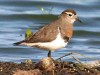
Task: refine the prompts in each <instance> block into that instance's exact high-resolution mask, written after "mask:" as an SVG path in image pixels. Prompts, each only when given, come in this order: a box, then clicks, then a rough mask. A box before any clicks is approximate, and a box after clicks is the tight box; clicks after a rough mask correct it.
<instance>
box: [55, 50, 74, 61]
mask: <svg viewBox="0 0 100 75" xmlns="http://www.w3.org/2000/svg"><path fill="white" fill-rule="evenodd" d="M71 54H73V53H72V52H71V53H68V54H65V55H63V56H61V57H59V58H57V59H56V60H59V59H60V60H61V58H63V57H66V56H68V55H71Z"/></svg>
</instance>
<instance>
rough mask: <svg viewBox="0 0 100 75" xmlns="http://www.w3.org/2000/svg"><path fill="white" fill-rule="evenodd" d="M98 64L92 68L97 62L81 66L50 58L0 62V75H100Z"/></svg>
mask: <svg viewBox="0 0 100 75" xmlns="http://www.w3.org/2000/svg"><path fill="white" fill-rule="evenodd" d="M45 62H46V63H45ZM98 63H99V65H98V66H94V67H93V65H94V64H95V65H96V64H97V62H95V63H90V62H89V63H88V64H87V63H86V64H85V65H83V64H81V63H76V62H65V61H57V60H54V59H52V58H50V57H47V58H43V59H41V60H40V61H39V62H32V61H31V60H26V61H25V62H21V63H15V62H1V61H0V75H100V61H98ZM44 64H45V65H44ZM92 64H93V65H92ZM89 65H92V67H91V66H90V67H89ZM53 73H54V74H53Z"/></svg>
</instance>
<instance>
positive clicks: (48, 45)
mask: <svg viewBox="0 0 100 75" xmlns="http://www.w3.org/2000/svg"><path fill="white" fill-rule="evenodd" d="M67 43H68V42H65V41H64V39H62V37H61V34H60V33H58V35H57V38H56V39H55V40H53V41H51V42H44V43H43V42H42V43H40V42H39V43H22V44H21V45H27V46H31V47H38V48H41V49H44V50H50V51H54V50H56V49H60V48H63V47H65V46H66V45H67Z"/></svg>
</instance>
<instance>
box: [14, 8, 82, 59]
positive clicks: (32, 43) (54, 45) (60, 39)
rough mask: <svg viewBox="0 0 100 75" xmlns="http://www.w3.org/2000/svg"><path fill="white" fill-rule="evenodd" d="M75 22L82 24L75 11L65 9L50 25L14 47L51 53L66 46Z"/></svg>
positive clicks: (49, 55)
mask: <svg viewBox="0 0 100 75" xmlns="http://www.w3.org/2000/svg"><path fill="white" fill-rule="evenodd" d="M75 21H79V22H82V21H81V20H80V19H79V18H78V16H77V13H76V11H75V10H73V9H70V8H69V9H66V10H64V11H63V12H61V14H60V15H59V16H58V18H57V19H56V20H54V21H52V22H51V23H48V24H46V25H44V27H42V28H40V29H39V30H38V31H36V32H35V33H34V34H33V35H31V36H30V37H28V38H26V39H24V40H22V41H19V42H16V43H14V45H20V46H29V47H33V48H34V47H37V48H40V49H41V50H46V51H48V55H47V56H48V57H51V52H54V51H55V50H58V49H61V48H63V47H65V46H67V44H68V42H69V41H70V39H71V38H72V35H73V24H74V22H75Z"/></svg>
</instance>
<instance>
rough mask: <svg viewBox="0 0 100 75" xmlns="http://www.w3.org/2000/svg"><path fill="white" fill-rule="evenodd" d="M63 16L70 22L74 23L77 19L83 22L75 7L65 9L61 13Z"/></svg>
mask: <svg viewBox="0 0 100 75" xmlns="http://www.w3.org/2000/svg"><path fill="white" fill-rule="evenodd" d="M60 17H61V18H63V19H65V20H66V21H68V22H70V23H72V24H73V23H74V22H75V21H79V22H81V20H79V18H78V17H77V14H76V12H75V11H74V10H73V9H67V10H64V11H63V12H62V13H61V15H60Z"/></svg>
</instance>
